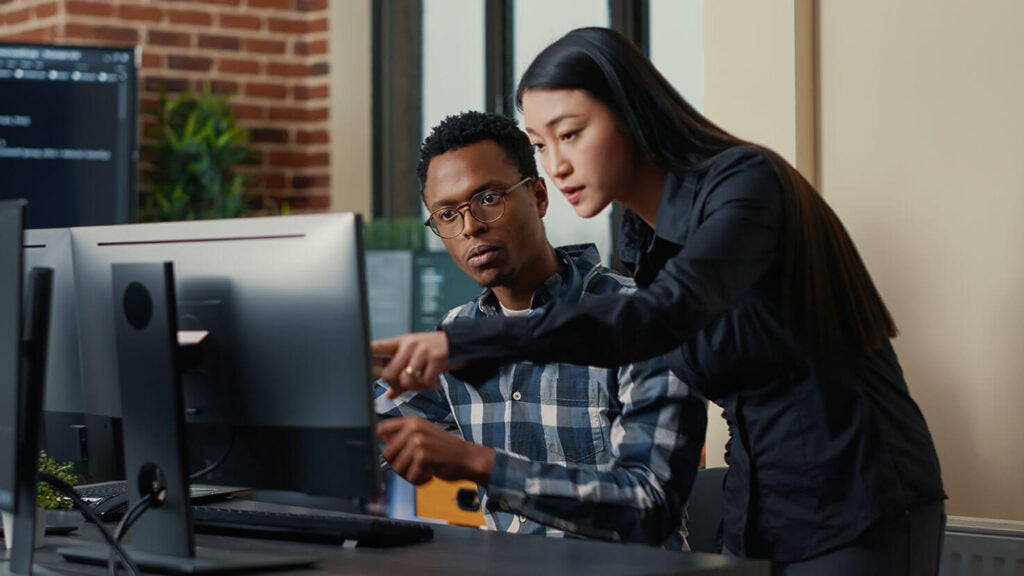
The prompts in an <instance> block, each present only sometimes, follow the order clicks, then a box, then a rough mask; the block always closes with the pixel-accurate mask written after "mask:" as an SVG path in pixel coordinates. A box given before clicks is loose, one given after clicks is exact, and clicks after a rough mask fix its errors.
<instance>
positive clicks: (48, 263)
mask: <svg viewBox="0 0 1024 576" xmlns="http://www.w3.org/2000/svg"><path fill="white" fill-rule="evenodd" d="M23 246H24V252H23V257H24V265H23V267H22V269H23V270H24V271H25V273H26V274H25V278H26V279H27V278H28V271H29V270H30V269H32V268H33V267H46V268H51V269H53V271H54V278H53V282H54V284H53V303H52V306H51V310H52V314H51V315H50V330H49V336H50V343H49V354H48V358H47V362H46V400H45V404H44V412H43V429H42V435H41V436H40V438H39V446H40V448H41V449H43V450H46V452H47V453H48V454H50V456H52V457H53V458H54V459H55V460H57V461H58V462H73V463H74V464H75V471H76V473H78V474H79V475H82V476H95V477H98V478H102V479H115V478H122V477H123V476H124V467H123V465H122V466H121V467H120V468H119V469H118V468H116V466H115V465H114V464H113V463H108V464H103V458H102V454H101V453H100V452H101V451H100V450H98V449H97V454H96V455H95V457H93V458H90V451H89V444H88V441H87V435H86V430H87V428H86V424H85V419H84V413H85V405H84V402H85V400H84V398H83V396H82V383H81V370H80V368H79V358H78V311H77V309H76V307H75V274H74V267H73V261H72V258H71V230H70V229H68V228H54V229H44V230H26V231H25V236H24V244H23ZM101 426H102V425H97V426H96V428H100V427H101ZM108 458H109V459H111V460H113V456H112V455H111V456H108ZM90 464H92V466H93V468H94V469H95V470H93V471H90V470H89V466H90ZM101 464H103V465H102V466H101ZM103 468H107V469H108V470H110V471H109V472H107V473H103V474H101V473H100V470H102V469H103Z"/></svg>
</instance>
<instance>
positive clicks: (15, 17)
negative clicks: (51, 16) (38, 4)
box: [4, 8, 34, 26]
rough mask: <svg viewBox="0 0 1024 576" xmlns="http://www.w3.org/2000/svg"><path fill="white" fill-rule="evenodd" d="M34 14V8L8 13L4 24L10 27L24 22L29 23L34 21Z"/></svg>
mask: <svg viewBox="0 0 1024 576" xmlns="http://www.w3.org/2000/svg"><path fill="white" fill-rule="evenodd" d="M33 15H34V12H33V10H32V8H23V9H21V10H15V11H14V12H8V13H7V15H6V16H4V23H5V24H6V25H8V26H13V25H15V24H21V23H22V22H28V21H29V20H31V19H32V17H33Z"/></svg>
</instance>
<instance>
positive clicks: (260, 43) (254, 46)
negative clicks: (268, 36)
mask: <svg viewBox="0 0 1024 576" xmlns="http://www.w3.org/2000/svg"><path fill="white" fill-rule="evenodd" d="M245 49H246V51H248V52H260V53H262V54H284V52H285V43H284V42H282V41H280V40H256V39H252V38H247V39H246V40H245Z"/></svg>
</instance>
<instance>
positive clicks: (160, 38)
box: [148, 30, 192, 46]
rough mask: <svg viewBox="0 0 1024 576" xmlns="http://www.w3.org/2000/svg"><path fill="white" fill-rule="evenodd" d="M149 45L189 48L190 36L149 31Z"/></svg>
mask: <svg viewBox="0 0 1024 576" xmlns="http://www.w3.org/2000/svg"><path fill="white" fill-rule="evenodd" d="M148 36H149V43H150V44H152V45H154V46H191V45H192V36H191V35H190V34H185V33H182V32H164V31H161V30H150V31H149V34H148Z"/></svg>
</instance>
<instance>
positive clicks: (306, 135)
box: [295, 130, 331, 144]
mask: <svg viewBox="0 0 1024 576" xmlns="http://www.w3.org/2000/svg"><path fill="white" fill-rule="evenodd" d="M330 141H331V135H330V133H329V132H328V131H327V130H299V131H298V132H296V133H295V142H296V143H298V144H327V143H328V142H330Z"/></svg>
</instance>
